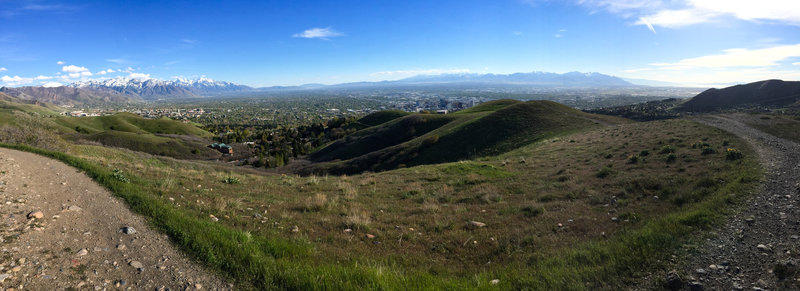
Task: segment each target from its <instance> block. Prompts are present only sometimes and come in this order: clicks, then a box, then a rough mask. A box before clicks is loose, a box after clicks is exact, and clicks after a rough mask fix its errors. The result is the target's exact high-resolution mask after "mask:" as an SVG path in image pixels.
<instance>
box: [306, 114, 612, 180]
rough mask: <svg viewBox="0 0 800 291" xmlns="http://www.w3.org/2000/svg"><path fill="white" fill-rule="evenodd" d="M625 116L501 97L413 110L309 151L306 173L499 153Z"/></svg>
mask: <svg viewBox="0 0 800 291" xmlns="http://www.w3.org/2000/svg"><path fill="white" fill-rule="evenodd" d="M599 122H604V123H621V122H624V120H622V119H616V118H610V117H604V116H599V115H593V114H588V113H584V112H580V111H578V110H575V109H572V108H569V107H567V106H564V105H561V104H558V103H555V102H550V101H529V102H520V101H514V100H498V101H493V102H488V103H485V104H482V105H480V106H476V107H474V108H472V109H470V110H465V111H464V112H460V113H456V114H448V115H435V114H412V115H408V116H405V117H401V118H397V119H395V120H392V121H389V122H386V123H384V124H381V125H378V126H373V127H370V128H366V129H364V130H361V131H358V132H356V133H355V134H353V135H351V136H349V137H347V138H345V139H343V140H340V141H337V142H334V143H332V144H330V145H329V146H327V147H325V148H323V149H321V150H319V151H317V152H315V153H313V154H311V155H309V160H311V161H312V162H315V164H311V165H308V166H306V167H305V168H303V169H302V170H300V172H301V173H322V172H327V173H336V174H342V173H359V172H363V171H383V170H390V169H394V168H398V167H405V166H412V165H423V164H433V163H442V162H452V161H458V160H462V159H470V158H475V157H482V156H490V155H497V154H500V153H503V152H507V151H510V150H513V149H515V148H518V147H520V146H524V145H527V144H530V143H532V142H535V141H537V140H540V139H542V138H546V137H550V136H554V135H559V134H563V133H566V132H570V131H574V130H579V129H584V128H592V127H596V126H598V125H597V124H598V123H599Z"/></svg>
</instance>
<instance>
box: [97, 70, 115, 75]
mask: <svg viewBox="0 0 800 291" xmlns="http://www.w3.org/2000/svg"><path fill="white" fill-rule="evenodd" d="M113 72H114V70H112V69H107V70H102V71H99V72H97V74H98V75H105V74H110V73H113Z"/></svg>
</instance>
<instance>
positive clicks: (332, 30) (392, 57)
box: [0, 0, 800, 87]
mask: <svg viewBox="0 0 800 291" xmlns="http://www.w3.org/2000/svg"><path fill="white" fill-rule="evenodd" d="M532 71H543V72H555V73H565V72H571V71H580V72H599V73H603V74H609V75H614V76H619V77H624V78H637V79H648V80H657V81H664V82H672V83H676V84H682V85H694V86H711V85H717V84H732V83H747V82H754V81H759V80H764V79H784V80H800V1H797V0H759V1H739V0H674V1H673V0H665V1H659V0H652V1H646V0H618V1H609V0H456V1H450V0H437V1H430V0H422V1H416V0H405V1H386V0H371V1H357V0H349V1H337V0H327V1H270V0H261V1H233V0H229V1H144V0H142V1H112V0H102V1H46V0H42V1H18V0H0V86H10V87H16V86H38V85H45V86H58V85H66V84H69V83H72V82H75V81H78V80H87V79H107V78H115V77H134V78H158V79H173V78H178V77H181V78H189V79H193V78H199V77H203V76H205V77H207V78H211V79H215V80H223V81H230V82H235V83H238V84H244V85H249V86H254V87H263V86H275V85H300V84H307V83H323V84H336V83H345V82H355V81H381V80H396V79H402V78H406V77H411V76H414V75H419V74H427V75H435V74H443V73H479V74H483V73H493V74H508V73H515V72H532Z"/></svg>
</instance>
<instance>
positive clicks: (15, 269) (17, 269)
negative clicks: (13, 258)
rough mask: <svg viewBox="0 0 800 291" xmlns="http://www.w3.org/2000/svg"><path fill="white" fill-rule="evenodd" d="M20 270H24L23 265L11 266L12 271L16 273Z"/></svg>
mask: <svg viewBox="0 0 800 291" xmlns="http://www.w3.org/2000/svg"><path fill="white" fill-rule="evenodd" d="M20 270H22V267H20V266H16V267H13V268H11V272H14V273H16V272H19V271H20Z"/></svg>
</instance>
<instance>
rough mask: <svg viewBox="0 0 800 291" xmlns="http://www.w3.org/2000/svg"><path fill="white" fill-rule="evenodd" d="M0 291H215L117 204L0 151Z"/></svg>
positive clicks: (38, 159)
mask: <svg viewBox="0 0 800 291" xmlns="http://www.w3.org/2000/svg"><path fill="white" fill-rule="evenodd" d="M0 217H2V220H0V252H2V253H0V290H64V289H73V290H129V289H130V290H198V289H204V290H222V289H231V288H232V285H229V284H228V283H226V282H224V281H223V280H222V279H221V278H220V277H219V276H217V275H215V274H214V273H213V272H211V271H209V270H207V269H205V268H204V267H202V266H200V265H198V264H197V263H194V262H192V261H190V260H189V259H188V258H186V257H185V256H184V255H183V254H181V253H180V252H179V251H178V250H176V249H175V247H174V246H173V245H172V244H171V242H170V241H169V239H168V238H167V237H166V235H164V234H161V233H159V232H157V231H155V230H152V229H150V228H149V226H148V225H147V223H146V221H145V219H144V218H143V217H141V216H139V215H135V214H133V213H132V212H131V211H130V210H129V209H128V208H127V206H126V205H125V204H124V202H123V201H121V200H120V199H119V198H117V197H114V196H113V195H112V194H111V193H109V192H108V191H107V190H106V189H104V188H103V187H101V186H100V185H98V184H97V183H95V182H94V181H93V180H91V179H90V178H89V177H87V176H86V175H85V174H83V173H81V172H79V171H78V170H76V169H75V168H72V167H69V166H67V165H66V164H63V163H61V162H58V161H55V160H52V159H49V158H45V157H42V156H38V155H34V154H31V153H26V152H20V151H15V150H10V149H0Z"/></svg>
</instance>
